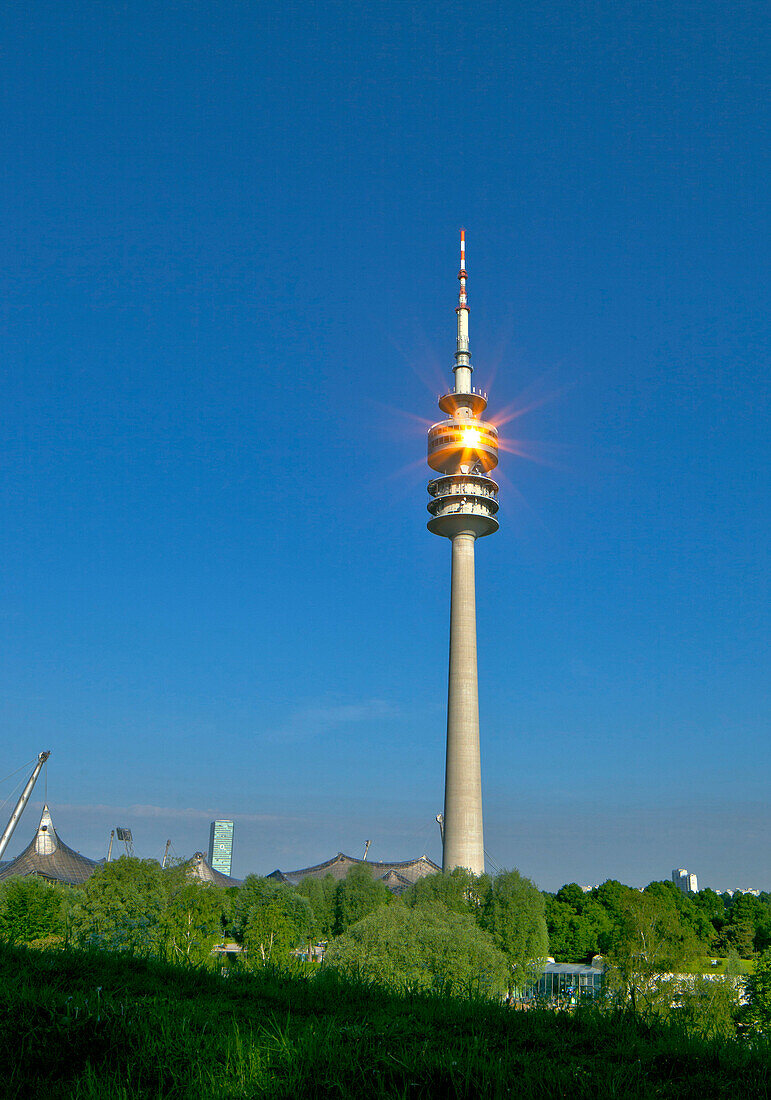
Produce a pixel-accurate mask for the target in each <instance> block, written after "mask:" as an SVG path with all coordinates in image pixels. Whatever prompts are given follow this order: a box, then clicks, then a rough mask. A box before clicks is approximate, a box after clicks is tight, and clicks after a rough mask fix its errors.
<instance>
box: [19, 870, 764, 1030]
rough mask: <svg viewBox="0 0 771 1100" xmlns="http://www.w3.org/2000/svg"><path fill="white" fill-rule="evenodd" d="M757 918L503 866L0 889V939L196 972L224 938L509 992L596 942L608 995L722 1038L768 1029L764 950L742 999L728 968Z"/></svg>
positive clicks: (410, 978) (249, 951)
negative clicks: (411, 874) (387, 874)
mask: <svg viewBox="0 0 771 1100" xmlns="http://www.w3.org/2000/svg"><path fill="white" fill-rule="evenodd" d="M768 911H769V903H768V899H767V898H765V897H761V898H755V897H752V896H751V895H750V896H748V895H744V896H743V897H739V896H736V895H734V897H733V898H732V899H729V898H719V897H718V895H716V894H714V893H713V892H712V891H702V892H701V894H697V895H693V896H690V897H689V896H686V895H684V894H682V893H681V892H680V891H679V890H677V889H676V888H675V887H674V886H673V885H672V884H670V883H651V884H650V886H648V887H646V889H645V890H643V891H640V890H633V889H631V888H629V887H626V886H623V885H622V884H621V883H618V882H612V881H611V882H606V883H604V884H603V885H602V886H600V887H597V888H596V889H595V890H592V891H589V892H584V891H583V890H581V889H580V887H578V886H575V885H568V886H565V887H563V888H562V889H561V890H560V891H558V892H557V894H555V895H544V894H541V893H540V892H539V891H538V890H537V889H536V887H535V886H534V885H533V883H532V882H530V881H529V880H528V879H526V878H523V877H522V876H521V875H520V874H519V873H518V872H516V871H510V872H504V873H501V874H499V875H497V876H495V877H493V878H491V877H489V876H486V875H482V876H479V877H475V876H473V875H471V874H469V873H467V872H464V871H461V870H457V871H453V872H452V873H451V874H449V875H443V874H437V875H431V876H428V877H427V878H424V879H421V880H420V881H419V882H417V883H416V884H415V885H413V886H412V887H411V888H409V889H408V890H407V891H406V892H405V893H404V894H403V895H402V896H401V897H394V896H393V895H392V894H391V893H390V892H389V891H388V890H387V889H386V888H385V886H384V885H383V884H382V883H381V882H378V881H375V880H373V878H372V875H371V873H370V870H369V868H368V867H367V866H366V865H359V866H356V867H354V868H353V869H352V870H351V871H350V872H349V874H348V876H347V878H345V879H343V880H341V881H336V880H334V879H333V878H332V877H331V876H328V877H327V878H325V879H322V880H318V879H306V880H304V881H303V882H302V883H300V885H299V886H297V887H292V886H289V885H287V884H284V883H280V882H276V881H273V880H271V879H266V878H260V877H259V876H256V875H250V876H249V877H248V878H247V879H246V880H245V882H244V883H243V885H242V886H241V887H240V888H227V889H223V888H219V887H214V886H209V885H204V884H202V883H201V882H199V881H198V880H197V879H194V878H191V877H190V874H189V870H188V868H187V867H185V866H184V865H181V866H178V867H176V868H173V869H171V870H168V871H163V870H161V868H160V867H159V865H158V864H157V863H155V862H154V861H149V860H148V861H143V860H138V859H129V858H128V857H123V858H121V859H119V860H116V861H115V862H113V863H110V864H105V865H103V866H102V867H101V868H99V869H98V870H97V871H96V872H95V873H94V875H93V876H92V877H91V878H90V879H89V880H88V882H87V883H86V884H85V885H84V886H82V887H78V888H70V887H62V886H57V885H55V884H51V883H48V882H45V881H43V880H41V879H36V878H16V879H10V880H6V881H5V882H3V883H2V884H0V937H3V938H5V939H8V940H12V941H15V942H24V943H35V944H38V945H41V946H46V945H52V946H53V945H55V944H59V943H69V944H72V945H74V946H80V947H92V948H103V949H108V950H131V951H136V952H140V953H143V954H153V955H159V956H163V957H165V958H170V959H173V960H176V961H178V962H185V963H191V964H196V965H201V964H211V962H212V959H213V954H212V949H213V947H214V946H215V944H216V943H218V942H219V941H222V940H223V938H231V939H232V940H234V941H235V942H236V943H237V944H240V945H241V946H242V947H243V948H244V949H245V953H244V954H243V955H242V956H241V959H242V961H244V962H245V965H248V966H252V967H254V966H261V965H263V964H265V963H271V964H272V963H284V962H286V961H287V960H288V959H289V958H290V957H291V956H293V955H295V956H298V955H302V954H303V953H304V952H305V950H306V949H307V950H309V951H310V948H311V947H312V945H313V944H314V943H317V942H319V941H325V942H326V943H327V950H326V954H325V963H324V965H326V966H331V967H334V968H337V969H339V970H341V971H342V972H344V973H346V974H348V975H352V976H355V977H357V978H364V979H371V980H374V981H377V982H384V983H387V984H391V985H394V986H396V987H399V988H402V989H403V988H413V989H421V988H423V989H427V988H429V989H437V988H438V989H442V990H444V991H447V992H450V993H452V992H458V991H464V990H469V989H473V990H475V991H478V992H481V993H486V994H492V995H499V994H501V993H505V992H506V991H507V990H508V993H509V995H510V996H511V995H513V993H514V991H515V990H519V991H522V990H523V989H526V988H527V987H528V985H529V984H530V983H531V982H532V981H533V979H534V978H535V977H536V976H537V974H538V973H539V972H540V971H541V969H542V966H543V962H544V960H545V959H546V957H547V954H548V952H549V950H550V949H551V951H552V954H554V955H557V956H558V957H560V956H562V957H563V958H566V959H567V960H571V961H577V960H579V959H582V958H584V959H586V958H588V957H589V956H590V955H591V954H592V953H594V952H596V951H600V952H602V953H603V954H604V955H605V956H606V961H607V963H608V967H607V970H606V977H607V983H606V984H607V988H608V990H609V992H610V994H611V998H612V995H613V993H616V994H617V995H618V998H619V999H620V1000H621V1001H622V1002H623V1003H624V1004H630V1005H631V1006H632V1007H633V1008H634V1009H635V1010H636V1011H638V1012H640V1013H642V1014H645V1015H646V1016H662V1015H667V1014H670V1013H672V1012H673V1011H676V1012H677V1013H679V1016H680V1019H682V1020H686V1021H687V1022H689V1025H690V1026H693V1027H694V1028H695V1029H696V1030H699V1031H701V1032H702V1033H705V1034H722V1035H729V1034H733V1033H734V1032H735V1030H736V1028H737V1027H746V1026H748V1025H749V1024H751V1025H752V1026H753V1027H755V1028H757V1029H759V1030H762V1031H765V1030H767V1031H769V1032H771V949H769V948H766V950H765V953H764V954H763V955H762V956H760V957H759V958H758V959H756V960H754V964H753V965H754V970H753V972H752V973H751V974H750V976H749V977H748V978H747V979H746V983H747V990H746V992H747V993H748V997H749V1001H748V1003H747V1004H743V1003H742V1002H743V1000H744V999H745V998H744V993H745V980H744V979H741V978H740V977H739V971H740V964H739V949H741V951H742V952H743V953H744V954H748V953H749V952H750V951H752V950H754V948H755V947H756V946H758V947H760V948H761V949H762V948H763V947H764V945H766V944H767V942H768V941H767V939H764V937H765V936H767V932H768ZM550 937H551V943H550ZM717 944H719V945H721V946H723V945H725V946H726V947H727V948H728V951H729V955H730V959H729V966H728V969H727V971H726V974H725V976H724V977H722V978H721V979H720V980H717V981H715V980H708V979H707V978H702V977H699V976H697V975H694V976H693V977H692V978H691V979H690V985H689V984H688V982H686V983H685V985H683V982H682V979H678V978H676V977H673V976H672V975H677V974H678V973H682V972H683V971H687V970H688V968H689V966H690V967H691V968H692V969H693V970H694V971H697V970H698V967H697V966H693V965H692V964H694V963H695V962H696V961H697V960H698V959H699V958H700V957H701V956H703V954H704V949H705V947H708V948H710V949H712V948H714V947H715V946H716V945H717ZM731 960H732V961H731ZM702 961H703V960H702ZM745 969H746V967H745ZM668 974H669V976H667V975H668ZM711 977H713V976H711Z"/></svg>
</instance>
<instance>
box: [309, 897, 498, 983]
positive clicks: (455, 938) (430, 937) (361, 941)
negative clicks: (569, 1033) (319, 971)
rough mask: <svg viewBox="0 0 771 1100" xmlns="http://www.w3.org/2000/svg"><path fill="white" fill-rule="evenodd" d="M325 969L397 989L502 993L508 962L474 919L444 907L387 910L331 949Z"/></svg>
mask: <svg viewBox="0 0 771 1100" xmlns="http://www.w3.org/2000/svg"><path fill="white" fill-rule="evenodd" d="M325 965H326V966H330V967H332V968H333V969H337V970H341V971H343V972H344V973H346V974H348V975H359V976H361V977H364V978H368V979H370V980H373V981H378V982H384V983H386V984H388V985H391V986H395V987H401V988H404V987H411V988H415V989H442V990H444V991H445V992H462V991H465V990H468V989H479V990H480V991H482V992H485V993H490V992H499V991H501V990H503V989H504V988H506V986H507V982H508V971H509V966H508V961H507V959H506V956H505V955H504V954H503V952H502V951H499V950H498V948H497V947H496V946H495V944H494V943H493V942H492V938H491V937H490V936H489V935H487V934H486V933H485V932H484V931H483V930H482V929H481V928H480V927H479V925H478V924H477V923H476V921H475V920H474V918H473V917H471V916H469V915H467V914H465V913H458V912H454V911H453V910H451V909H448V908H447V906H446V905H442V904H441V902H437V901H432V902H427V903H426V904H425V905H421V906H418V907H414V908H413V907H410V906H407V905H404V904H402V903H401V902H396V903H395V904H393V905H389V906H387V907H386V906H382V907H380V908H378V909H376V910H374V911H373V912H372V913H370V914H369V915H368V916H366V917H364V919H363V920H361V921H359V922H358V923H356V924H354V925H352V926H351V927H350V928H349V929H348V931H347V932H345V933H344V934H343V935H341V936H339V937H338V938H337V939H336V940H333V942H332V943H331V944H330V945H329V949H328V951H327V955H326V958H325Z"/></svg>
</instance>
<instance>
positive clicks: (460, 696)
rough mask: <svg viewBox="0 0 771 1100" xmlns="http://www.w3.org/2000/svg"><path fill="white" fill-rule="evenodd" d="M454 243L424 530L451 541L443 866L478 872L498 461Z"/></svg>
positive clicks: (463, 266) (462, 272)
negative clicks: (447, 382) (443, 381)
mask: <svg viewBox="0 0 771 1100" xmlns="http://www.w3.org/2000/svg"><path fill="white" fill-rule="evenodd" d="M460 247H461V260H460V271H459V272H458V279H459V281H460V292H459V295H458V305H457V309H456V312H457V316H458V332H457V343H456V350H455V365H454V367H453V370H454V372H455V387H454V389H453V390H451V391H449V392H448V393H446V394H444V395H443V396H442V397H440V398H439V408H440V409H441V410H442V412H444V413H446V414H448V419H446V420H442V421H440V422H439V423H438V424H434V425H433V426H432V427H431V428H430V429H429V432H428V464H429V466H431V468H432V469H433V470H436V471H437V472H438V473H439V474H440V476H439V477H437V478H434V479H433V480H431V481H430V482H429V483H428V492H429V494H430V496H431V498H432V499H431V500H430V501H429V504H428V511H429V513H430V514H431V519H430V520H429V521H428V529H429V531H432V532H433V533H434V534H436V535H443V536H444V537H445V538H449V539H451V540H452V583H451V594H450V669H449V679H448V691H447V763H446V773H445V794H444V820H443V834H442V836H443V857H442V869H443V870H445V871H451V870H452V869H453V868H454V867H466V868H468V869H469V870H471V871H473V872H474V873H475V874H482V872H483V871H484V841H483V830H482V778H481V764H480V751H479V700H478V684H477V638H476V595H475V582H474V544H475V542H476V539H478V538H481V537H482V536H484V535H490V534H492V533H493V532H495V531H497V530H498V520H497V518H496V516H497V512H498V485H497V483H496V482H495V481H493V479H492V478H491V477H490V476H489V473H490V471H491V470H493V469H495V467H496V465H497V464H498V432H497V429H496V427H495V425H494V424H492V423H490V422H489V421H484V420H481V419H480V415H481V414H482V413H483V412H484V411H485V409H486V407H487V394H484V393H482V392H480V391H477V390H476V389H475V388H474V387H473V386H472V385H471V373H472V370H473V367H472V366H471V354H470V351H469V339H468V298H467V294H466V278H467V273H466V234H465V231H464V230H461V243H460Z"/></svg>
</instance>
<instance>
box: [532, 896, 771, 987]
mask: <svg viewBox="0 0 771 1100" xmlns="http://www.w3.org/2000/svg"><path fill="white" fill-rule="evenodd" d="M545 898H546V920H547V924H548V929H549V943H550V951H551V954H552V955H553V956H554V958H555V959H556V960H557V961H558V962H574V961H578V960H588V959H589V958H591V956H592V955H595V954H601V955H612V954H613V953H614V951H617V950H618V941H619V938H621V939H623V938H624V937H625V936H627V935H628V931H627V929H628V925H629V921H630V919H631V920H632V922H633V923H634V922H635V921H636V922H637V923H638V924H639V923H640V922H641V921H643V922H644V921H645V920H646V919H647V920H649V921H654V923H657V925H658V927H659V929H660V931H661V933H662V935H663V934H664V933H665V932H666V937H665V938H667V939H668V940H669V943H670V947H669V954H670V955H671V958H670V959H669V960H667V959H664V960H663V962H664V964H665V965H664V968H665V969H671V968H672V966H674V965H676V964H680V965H682V964H683V962H684V961H687V960H688V959H689V958H696V957H703V956H705V955H718V956H727V955H729V954H731V953H736V954H737V955H738V956H739V957H741V958H745V959H748V958H751V957H752V955H753V954H760V953H762V952H763V951H765V950H766V949H767V948H769V947H771V894H765V893H764V894H760V896H756V895H754V894H742V893H735V894H734V895H733V896H730V895H729V894H716V893H715V891H714V890H700V891H699V892H698V893H695V894H684V893H683V892H682V891H681V890H679V889H678V888H677V887H676V886H675V885H674V883H672V882H666V881H664V882H651V883H650V884H649V885H648V886H646V887H645V889H644V890H642V891H639V890H633V889H632V888H631V887H629V886H624V885H623V884H622V883H620V882H616V881H615V880H613V879H609V880H608V881H607V882H604V883H603V884H602V885H601V886H597V887H595V888H594V889H593V890H590V891H588V892H587V891H584V890H582V889H581V887H580V886H577V885H576V884H575V883H571V884H569V885H567V886H563V887H562V889H561V890H558V891H557V893H556V894H547V895H545ZM670 964H671V965H670Z"/></svg>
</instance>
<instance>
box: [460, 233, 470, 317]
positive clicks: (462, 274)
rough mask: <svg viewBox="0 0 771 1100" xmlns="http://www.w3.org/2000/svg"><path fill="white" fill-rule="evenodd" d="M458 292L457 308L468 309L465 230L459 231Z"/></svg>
mask: <svg viewBox="0 0 771 1100" xmlns="http://www.w3.org/2000/svg"><path fill="white" fill-rule="evenodd" d="M458 279H459V280H460V292H459V293H458V309H465V310H468V298H467V296H466V230H465V229H461V231H460V271H459V272H458Z"/></svg>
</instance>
